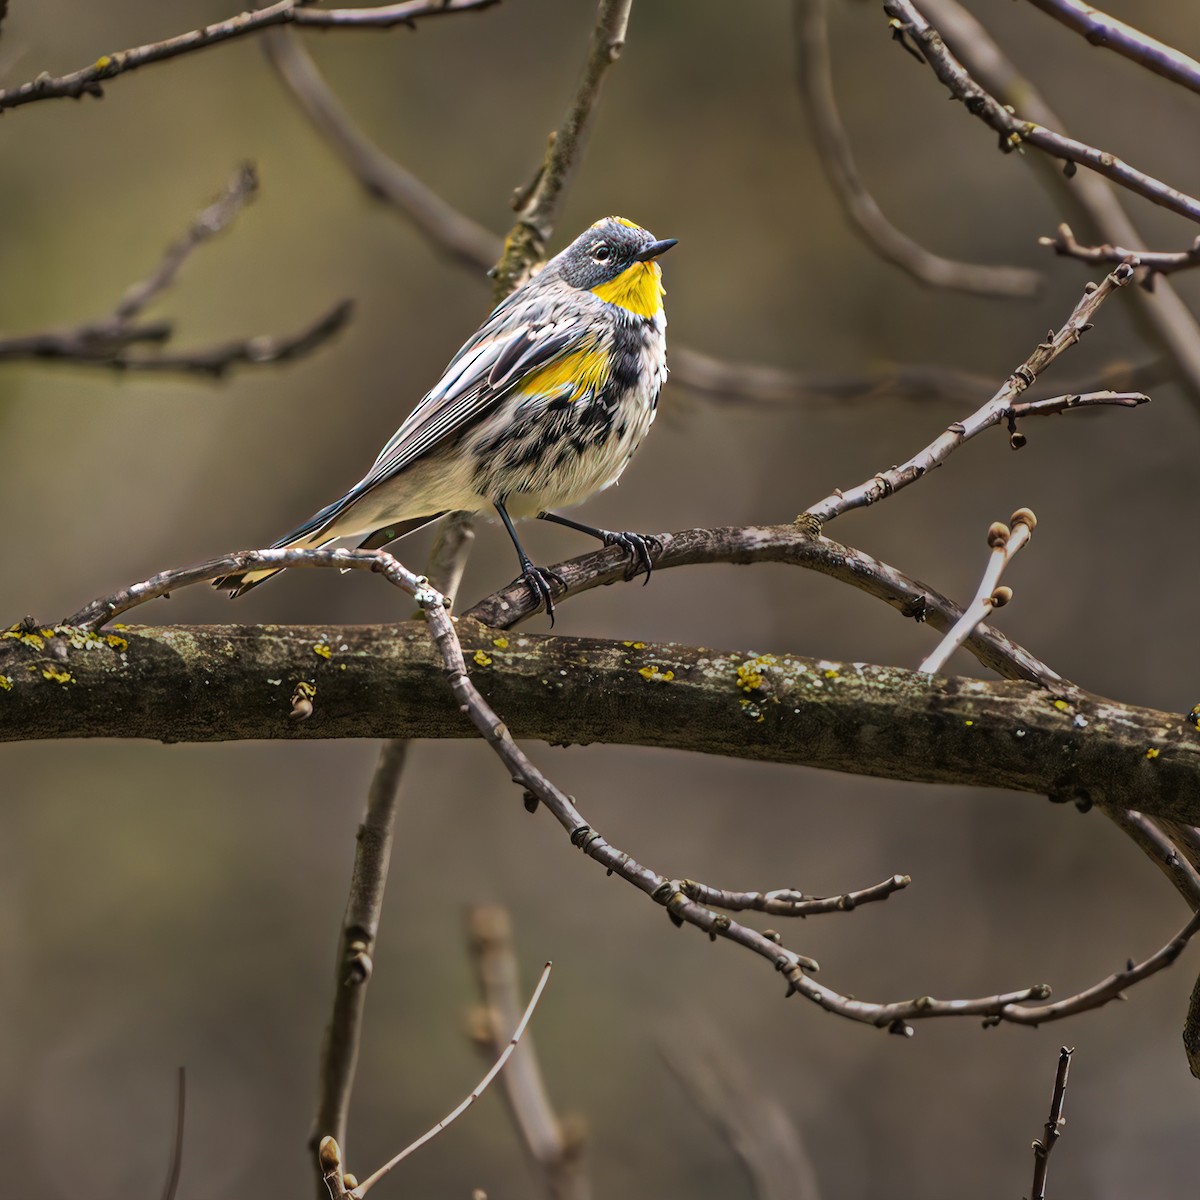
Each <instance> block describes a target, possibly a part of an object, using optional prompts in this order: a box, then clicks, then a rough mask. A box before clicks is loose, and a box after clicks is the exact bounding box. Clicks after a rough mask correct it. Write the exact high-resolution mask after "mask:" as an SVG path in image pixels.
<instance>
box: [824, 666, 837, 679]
mask: <svg viewBox="0 0 1200 1200" xmlns="http://www.w3.org/2000/svg"><path fill="white" fill-rule="evenodd" d="M825 678H826V679H840V678H841V672H840V671H835V670H834V669H833V668H832V667H828V668H826V670H825Z"/></svg>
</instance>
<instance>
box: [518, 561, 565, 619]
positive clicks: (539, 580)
mask: <svg viewBox="0 0 1200 1200" xmlns="http://www.w3.org/2000/svg"><path fill="white" fill-rule="evenodd" d="M521 568H522V569H521V574H520V576H519V578H520V580H521V581H522V582H523V583H524V584H525V586H526V587H527V588H528V589H529V590H530V591H531V592H532V593H533V598H534V600H536V601H537V605H538V607H539V608H545V610H546V616H548V617H549V618H550V628H551V629H553V628H554V588H555V587H556V586H557V587H558V589H559V591H561V592H565V591H566V590H567V585H566V583H565V582H564V580H563V577H562V576H561V575H559V574H557V573H556V572H554V571H549V570H547V569H546V568H545V567H535V566H534V565H533V563H531V562H530V561H529V560H528V559H526V560H525V561H524V562H523V563H522V564H521Z"/></svg>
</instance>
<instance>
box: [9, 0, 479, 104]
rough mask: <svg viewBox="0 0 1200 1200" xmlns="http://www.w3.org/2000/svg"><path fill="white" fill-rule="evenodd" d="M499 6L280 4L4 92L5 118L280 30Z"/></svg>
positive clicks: (401, 21)
mask: <svg viewBox="0 0 1200 1200" xmlns="http://www.w3.org/2000/svg"><path fill="white" fill-rule="evenodd" d="M497 2H498V0H428V2H425V0H407V3H403V4H385V5H381V6H378V7H375V8H333V9H323V8H312V7H309V6H308V0H277V3H275V4H270V5H268V6H267V7H265V8H259V9H253V10H251V11H249V12H244V13H239V14H238V15H237V16H236V17H230V18H228V19H227V20H225V21H218V22H216V23H214V24H212V25H205V26H204V28H203V29H195V30H193V31H192V32H191V33H182V34H179V35H178V36H177V37H172V38H167V39H166V40H165V41H161V42H150V43H148V44H147V45H145V46H134V47H133V48H132V49H130V50H118V51H115V52H114V53H112V54H103V55H101V56H100V57H99V58H98V59H97V60H96V61H95V62H94V63H92V65H91V66H88V67H83V68H81V69H80V70H78V71H72V72H71V74H69V75H60V76H57V77H55V76H52V75H50V74H48V73H47V72H43V73H42V74H41V75H39V76H38V77H37V78H36V79H33V80H31V81H30V82H29V83H23V84H21V85H20V86H19V87H13V88H4V89H0V112H3V111H4V110H5V109H8V108H19V107H20V106H21V105H23V104H30V103H32V102H33V101H34V100H54V99H62V98H65V97H71V98H73V99H79V98H80V97H81V96H96V97H100V96H103V94H104V86H103V85H104V84H105V83H107V82H108V81H109V80H110V79H114V78H116V76H118V75H124V74H127V73H128V72H129V71H135V70H137V69H138V67H144V66H147V65H148V64H150V63H156V62H164V61H166V60H167V59H171V58H178V57H179V56H180V55H181V54H191V53H192V52H193V51H196V50H204V49H207V48H208V47H209V46H216V45H218V44H220V43H221V42H228V41H232V40H233V39H235V38H240V37H245V36H246V35H247V34H253V33H258V32H259V31H260V30H263V29H269V28H271V27H272V26H276V25H298V26H304V27H307V28H310V29H387V28H390V27H392V26H394V25H406V26H408V27H409V28H410V29H411V28H415V23H416V21H418V20H420V19H423V18H426V17H436V16H443V15H446V14H449V13H459V12H467V11H469V10H472V9H480V8H487V7H489V6H490V5H492V4H495V3H497Z"/></svg>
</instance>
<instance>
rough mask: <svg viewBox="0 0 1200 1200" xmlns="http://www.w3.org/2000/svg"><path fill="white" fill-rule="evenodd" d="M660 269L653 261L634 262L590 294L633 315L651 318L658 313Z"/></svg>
mask: <svg viewBox="0 0 1200 1200" xmlns="http://www.w3.org/2000/svg"><path fill="white" fill-rule="evenodd" d="M666 294H667V289H666V288H664V287H663V285H662V268H661V267H660V266H659V265H658V263H656V262H644V263H641V262H639V263H634V264H633V265H632V266H630V267H627V268H626V269H625V270H624V271H622V272H621V274H620V275H618V276H617V277H616V279H610V280H609V282H608V283H602V284H600V286H599V287H594V288H592V295H593V296H599V297H600V299H601V300H603V301H605V302H606V303H608V304H618V305H620V306H621V307H622V308H624V309H628V311H629V312H631V313H633V314H634V316H638V317H647V318H649V317H653V316H655V315H656V314H657V313H659V312H661V311H662V298H663V297H664V296H665V295H666Z"/></svg>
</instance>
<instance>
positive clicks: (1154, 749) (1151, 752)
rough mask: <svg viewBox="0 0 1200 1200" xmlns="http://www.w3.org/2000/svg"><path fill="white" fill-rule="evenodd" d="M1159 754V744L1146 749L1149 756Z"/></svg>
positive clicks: (1154, 756) (1153, 756) (1152, 756)
mask: <svg viewBox="0 0 1200 1200" xmlns="http://www.w3.org/2000/svg"><path fill="white" fill-rule="evenodd" d="M1158 755H1159V749H1158V747H1157V746H1151V747H1150V749H1149V750H1147V751H1146V757H1147V758H1157V757H1158Z"/></svg>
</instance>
